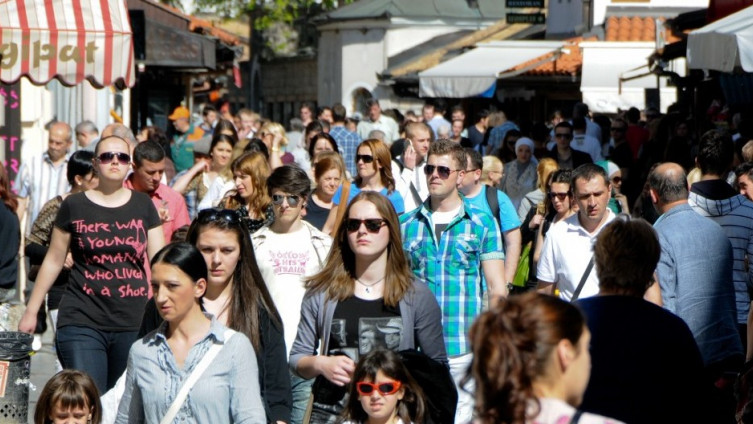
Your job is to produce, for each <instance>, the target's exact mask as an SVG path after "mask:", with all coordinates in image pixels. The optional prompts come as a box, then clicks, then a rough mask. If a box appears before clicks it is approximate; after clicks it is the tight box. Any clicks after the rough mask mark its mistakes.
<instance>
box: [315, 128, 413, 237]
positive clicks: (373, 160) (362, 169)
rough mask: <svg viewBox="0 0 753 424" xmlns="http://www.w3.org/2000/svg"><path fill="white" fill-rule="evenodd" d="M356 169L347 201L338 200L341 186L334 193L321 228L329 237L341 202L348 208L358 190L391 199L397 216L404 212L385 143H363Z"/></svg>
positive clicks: (357, 152)
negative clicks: (375, 193)
mask: <svg viewBox="0 0 753 424" xmlns="http://www.w3.org/2000/svg"><path fill="white" fill-rule="evenodd" d="M356 168H357V169H358V175H356V178H355V181H354V183H355V184H351V185H350V189H349V191H348V198H347V199H341V198H342V197H344V196H342V192H343V186H340V188H338V189H337V191H336V192H335V195H334V197H333V199H332V209H330V211H329V216H328V217H327V222H326V223H325V224H324V229H322V231H323V232H324V233H325V234H332V232H333V229H334V228H335V226H337V225H339V224H340V223H338V222H336V221H337V210H338V208H340V207H341V205H340V203H341V202H343V201H344V202H345V204H344V205H342V206H347V205H348V204H349V203H350V202H351V201H352V200H353V198H355V197H356V195H358V193H360V192H361V191H375V192H377V193H379V194H381V195H383V196H385V197H386V198H388V199H389V200H390V202H391V203H392V207H393V208H395V212H397V214H398V215H400V214H402V213H403V212H405V205H404V203H403V197H402V196H400V193H398V192H397V191H396V190H395V179H394V178H393V177H392V155H390V149H389V147H387V145H386V144H384V143H383V142H382V141H380V140H377V139H369V140H364V141H362V142H361V144H359V145H358V150H356Z"/></svg>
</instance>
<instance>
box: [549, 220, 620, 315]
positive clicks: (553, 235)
mask: <svg viewBox="0 0 753 424" xmlns="http://www.w3.org/2000/svg"><path fill="white" fill-rule="evenodd" d="M614 218H615V215H614V213H612V211H611V210H609V209H607V219H606V221H605V222H604V224H602V226H601V227H599V228H597V229H596V231H594V232H593V233H592V234H589V233H588V232H586V230H585V229H584V228H583V227H582V226H581V225H580V222H579V221H578V214H577V213H575V214H573V215H571V216H570V217H568V218H566V219H564V220H562V221H560V222H558V223H556V224H554V225H552V226H551V228H549V232H548V233H547V234H546V238H545V239H544V247H543V248H542V249H541V258H540V259H539V265H538V267H537V268H536V276H537V278H538V279H539V281H545V282H549V283H556V284H557V288H558V289H559V291H560V298H561V299H563V300H567V301H570V299H571V298H572V297H573V292H575V289H576V288H577V287H578V283H580V279H581V278H582V276H583V272H585V270H586V267H587V266H588V262H590V260H591V258H592V257H593V244H594V243H595V242H596V237H597V236H598V235H599V233H600V232H601V230H602V229H603V228H604V227H605V226H606V225H607V224H608V223H609V222H611V221H612V220H613V219H614ZM597 294H599V278H598V277H597V276H596V269H592V270H591V272H590V273H589V275H588V279H587V280H586V283H585V284H584V285H583V289H582V290H581V292H580V295H579V296H578V298H579V299H582V298H585V297H590V296H595V295H597Z"/></svg>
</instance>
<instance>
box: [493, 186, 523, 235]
mask: <svg viewBox="0 0 753 424" xmlns="http://www.w3.org/2000/svg"><path fill="white" fill-rule="evenodd" d="M497 203H498V204H499V221H500V222H501V223H502V232H503V233H506V232H508V231H510V230H514V229H516V228H518V227H520V220H519V219H518V213H517V212H516V211H515V206H513V204H512V201H511V200H510V198H509V197H508V196H507V195H506V194H505V193H503V192H501V191H499V190H498V192H497Z"/></svg>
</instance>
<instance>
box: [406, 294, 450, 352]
mask: <svg viewBox="0 0 753 424" xmlns="http://www.w3.org/2000/svg"><path fill="white" fill-rule="evenodd" d="M413 287H414V290H415V292H414V296H415V298H416V301H415V302H414V307H415V310H414V311H413V313H414V317H415V323H414V324H413V325H414V329H415V330H414V331H415V334H416V347H419V348H421V351H422V352H424V353H425V354H426V355H427V356H428V357H430V358H431V359H433V360H435V361H437V362H440V363H442V364H445V365H446V364H447V363H448V360H447V351H446V349H445V344H444V335H443V334H442V312H441V310H440V309H439V304H438V303H437V299H436V298H435V297H434V295H433V294H432V293H431V292H430V291H429V289H428V288H427V287H426V285H425V284H423V283H419V282H414V283H413Z"/></svg>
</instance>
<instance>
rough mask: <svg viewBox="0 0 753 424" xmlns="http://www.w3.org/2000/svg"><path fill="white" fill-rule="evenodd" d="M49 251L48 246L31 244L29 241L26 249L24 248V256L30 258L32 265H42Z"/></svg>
mask: <svg viewBox="0 0 753 424" xmlns="http://www.w3.org/2000/svg"><path fill="white" fill-rule="evenodd" d="M47 250H48V248H47V246H44V245H41V244H39V243H35V242H30V241H29V240H28V239H27V243H26V247H24V255H26V257H28V258H29V263H31V265H42V262H43V261H44V257H45V256H46V255H47Z"/></svg>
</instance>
